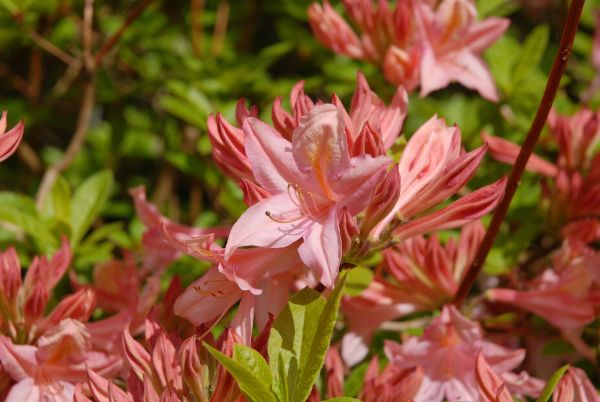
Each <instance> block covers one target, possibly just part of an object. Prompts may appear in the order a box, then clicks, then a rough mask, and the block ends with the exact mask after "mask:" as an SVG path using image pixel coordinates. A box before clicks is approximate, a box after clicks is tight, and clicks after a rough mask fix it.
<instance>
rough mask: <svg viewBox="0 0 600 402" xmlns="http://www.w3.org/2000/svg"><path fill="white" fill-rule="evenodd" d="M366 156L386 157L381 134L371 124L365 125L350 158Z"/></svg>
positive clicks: (353, 146) (354, 144)
mask: <svg viewBox="0 0 600 402" xmlns="http://www.w3.org/2000/svg"><path fill="white" fill-rule="evenodd" d="M364 154H368V155H371V156H372V157H377V156H382V155H385V149H384V148H383V142H382V140H381V134H380V133H379V132H377V131H376V130H375V129H374V128H373V127H372V126H371V124H369V122H366V123H365V125H364V126H363V128H362V130H361V132H360V134H359V135H358V137H356V140H354V143H353V144H352V149H351V150H350V156H353V157H354V156H359V155H364Z"/></svg>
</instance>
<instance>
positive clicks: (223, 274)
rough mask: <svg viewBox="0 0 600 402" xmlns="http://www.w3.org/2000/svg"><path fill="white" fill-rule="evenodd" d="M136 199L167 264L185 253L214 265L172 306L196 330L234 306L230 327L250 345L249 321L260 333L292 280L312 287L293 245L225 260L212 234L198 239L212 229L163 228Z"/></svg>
mask: <svg viewBox="0 0 600 402" xmlns="http://www.w3.org/2000/svg"><path fill="white" fill-rule="evenodd" d="M135 195H136V197H137V198H136V205H137V208H138V211H141V213H140V215H141V217H142V220H143V222H144V223H145V224H146V225H147V226H148V227H149V229H150V230H149V231H150V232H152V236H160V237H159V239H160V241H161V242H163V243H164V244H163V249H164V253H163V257H162V258H164V259H165V260H169V261H172V260H174V259H175V258H177V257H178V256H179V255H180V254H182V253H185V254H188V255H191V256H193V257H195V258H198V259H201V260H204V261H209V262H213V263H215V264H216V266H215V267H213V268H211V269H209V271H208V272H207V273H206V274H204V275H203V276H202V277H201V278H199V279H197V280H196V281H195V282H194V283H192V284H191V285H190V286H189V287H188V288H187V289H186V290H185V291H184V292H183V294H182V295H181V296H180V297H179V298H178V299H177V301H176V302H175V304H174V311H175V313H176V314H177V315H179V316H181V317H184V318H185V319H187V320H189V321H190V322H191V323H192V324H194V325H195V326H200V325H208V326H210V325H212V324H213V323H214V322H215V320H217V319H219V318H220V317H222V316H223V315H224V314H225V313H227V312H228V311H229V310H230V309H231V308H232V307H233V306H234V305H236V304H237V303H239V308H238V310H237V312H236V317H235V319H234V321H233V322H232V324H231V327H232V329H233V330H234V331H236V332H237V334H238V335H239V336H241V337H242V339H243V340H244V341H246V342H249V340H250V336H251V334H252V325H253V323H254V320H255V319H256V324H257V326H258V328H259V329H263V328H264V327H265V325H266V324H267V322H268V320H269V315H270V314H272V315H276V314H277V313H279V310H280V309H281V307H283V306H284V305H285V303H286V302H287V300H288V297H289V292H290V290H291V289H293V288H296V282H297V281H299V283H304V284H306V283H307V282H310V283H312V284H316V283H317V281H316V280H314V279H311V278H310V276H309V275H308V276H307V274H308V272H307V268H306V266H305V265H304V263H302V261H301V260H300V257H299V255H298V245H299V244H298V242H296V243H295V244H292V245H290V246H288V247H283V248H273V249H269V248H244V249H239V250H237V251H236V252H235V253H234V254H233V255H232V256H231V257H230V258H229V259H228V260H225V259H224V253H225V250H224V249H223V248H222V247H220V246H219V245H218V244H216V243H215V241H214V237H215V236H214V235H213V234H198V233H204V230H206V231H207V232H210V231H211V229H195V228H190V227H187V226H184V225H179V224H174V223H170V224H168V223H169V222H170V221H169V220H168V219H167V218H165V217H163V216H162V215H161V214H160V213H159V212H158V210H157V209H156V207H155V206H154V205H152V204H151V203H149V202H148V201H147V200H146V198H145V197H144V196H143V192H142V191H141V190H139V191H136V192H135ZM138 213H139V212H138ZM157 231H159V233H158V234H155V233H156V232H157Z"/></svg>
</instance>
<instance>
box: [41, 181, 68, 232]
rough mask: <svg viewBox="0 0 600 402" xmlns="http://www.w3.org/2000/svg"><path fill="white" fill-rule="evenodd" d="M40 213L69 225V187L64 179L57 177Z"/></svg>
mask: <svg viewBox="0 0 600 402" xmlns="http://www.w3.org/2000/svg"><path fill="white" fill-rule="evenodd" d="M42 213H43V214H44V215H46V216H48V217H51V218H54V219H57V220H59V221H61V222H63V223H65V224H67V225H70V224H71V187H69V183H67V181H66V180H65V179H64V177H62V176H59V177H58V178H57V179H56V182H54V186H52V191H50V196H49V197H47V198H46V202H45V203H44V206H43V208H42Z"/></svg>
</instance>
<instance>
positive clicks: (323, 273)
mask: <svg viewBox="0 0 600 402" xmlns="http://www.w3.org/2000/svg"><path fill="white" fill-rule="evenodd" d="M298 253H299V254H300V258H302V261H304V263H305V264H306V265H307V266H308V267H309V268H311V269H313V270H315V271H316V272H317V276H320V278H321V283H322V284H323V285H324V286H325V287H327V288H331V287H333V284H334V283H335V279H336V278H337V274H338V271H339V268H340V262H341V260H342V239H341V237H340V229H339V226H338V218H337V211H336V210H335V208H332V209H331V211H329V215H328V216H327V219H326V220H325V222H324V223H320V222H314V223H312V225H311V226H310V228H309V229H308V230H307V231H306V234H305V235H304V242H303V243H302V245H301V246H300V247H299V248H298Z"/></svg>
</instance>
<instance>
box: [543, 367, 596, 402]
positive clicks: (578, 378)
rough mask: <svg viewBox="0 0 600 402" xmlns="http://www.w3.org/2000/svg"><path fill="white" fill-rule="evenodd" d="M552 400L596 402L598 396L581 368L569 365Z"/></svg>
mask: <svg viewBox="0 0 600 402" xmlns="http://www.w3.org/2000/svg"><path fill="white" fill-rule="evenodd" d="M552 401H553V402H598V401H600V396H599V395H598V391H597V390H596V387H594V385H593V384H592V383H591V381H590V379H589V378H588V376H587V375H586V374H585V372H584V371H583V370H582V369H579V368H577V367H572V366H569V369H568V371H567V373H566V374H565V375H564V376H563V377H562V378H561V379H560V381H559V383H558V385H557V386H556V390H555V391H554V394H553V395H552Z"/></svg>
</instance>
